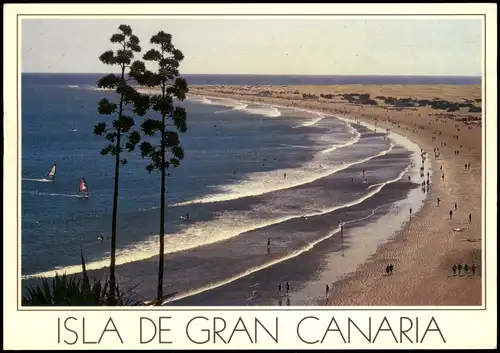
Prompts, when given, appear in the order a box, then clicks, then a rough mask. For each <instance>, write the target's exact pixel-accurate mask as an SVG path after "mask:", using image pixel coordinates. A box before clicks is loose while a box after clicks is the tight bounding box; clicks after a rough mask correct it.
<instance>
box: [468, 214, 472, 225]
mask: <svg viewBox="0 0 500 353" xmlns="http://www.w3.org/2000/svg"><path fill="white" fill-rule="evenodd" d="M469 223H472V213H469Z"/></svg>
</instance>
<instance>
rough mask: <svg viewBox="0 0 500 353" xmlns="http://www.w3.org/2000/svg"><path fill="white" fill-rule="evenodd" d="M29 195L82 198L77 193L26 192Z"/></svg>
mask: <svg viewBox="0 0 500 353" xmlns="http://www.w3.org/2000/svg"><path fill="white" fill-rule="evenodd" d="M28 193H29V194H30V195H38V196H60V197H81V198H83V197H84V196H83V195H78V194H59V193H51V192H35V191H30V192H28Z"/></svg>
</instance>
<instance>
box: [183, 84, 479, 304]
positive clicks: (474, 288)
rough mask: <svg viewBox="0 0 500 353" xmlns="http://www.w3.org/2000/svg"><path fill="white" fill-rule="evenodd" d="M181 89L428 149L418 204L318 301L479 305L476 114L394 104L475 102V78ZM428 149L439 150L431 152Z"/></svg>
mask: <svg viewBox="0 0 500 353" xmlns="http://www.w3.org/2000/svg"><path fill="white" fill-rule="evenodd" d="M190 94H191V95H200V96H207V97H225V98H234V99H238V100H243V101H248V102H256V103H258V102H262V103H266V104H275V105H282V106H289V107H297V108H305V109H310V110H314V111H318V112H324V113H327V114H335V115H341V116H345V117H351V118H357V119H359V120H361V121H365V122H367V123H370V124H372V125H376V126H377V127H380V128H381V129H384V130H385V129H391V131H393V132H396V133H399V134H401V135H404V136H406V137H408V138H409V139H410V140H412V141H413V142H415V143H417V144H418V145H420V146H421V148H422V149H424V151H425V152H427V155H428V158H429V159H430V160H431V162H432V169H433V171H434V173H433V175H432V178H431V188H430V192H429V195H428V198H427V201H426V202H425V204H424V206H423V207H422V209H421V210H420V211H419V212H418V213H416V214H414V215H413V217H412V219H411V221H410V222H408V223H407V225H406V226H405V227H404V228H403V229H402V230H401V231H399V232H397V234H394V236H393V238H392V240H391V241H389V242H388V243H385V244H383V245H381V246H380V247H379V248H378V250H377V251H376V253H375V254H373V256H371V258H370V259H369V260H368V261H367V262H365V263H364V264H362V265H361V266H358V268H357V269H356V271H354V272H353V273H350V274H348V275H347V276H345V277H344V278H342V279H341V280H339V281H337V282H335V283H334V284H333V286H332V289H331V291H330V293H329V295H328V298H327V299H326V300H325V299H323V300H320V301H319V303H318V304H328V305H337V306H340V305H359V306H364V305H367V306H389V305H394V306H413V305H430V306H438V305H439V306H443V305H467V306H469V305H481V303H482V291H481V277H482V268H481V264H482V254H481V243H482V240H481V207H482V203H481V190H482V179H481V170H482V167H481V162H482V158H481V148H482V145H481V138H482V134H481V124H482V123H483V122H482V120H481V112H477V111H474V110H472V109H469V108H468V107H463V106H461V107H460V109H458V110H456V111H452V112H447V111H446V109H438V108H434V107H429V106H428V105H427V106H415V105H418V104H411V102H410V104H406V106H404V104H403V105H401V104H400V105H398V106H396V105H395V103H394V101H397V100H398V99H399V100H400V101H401V99H402V98H408V97H411V98H413V99H419V100H427V101H439V100H442V101H446V102H452V103H464V102H465V103H469V104H470V105H471V106H472V105H473V106H474V107H480V106H481V87H480V86H479V85H463V86H462V85H433V86H430V85H421V86H419V85H408V86H406V85H343V86H191V87H190ZM353 96H354V99H353ZM373 101H375V102H376V103H373ZM403 103H405V102H403ZM396 104H397V103H396ZM451 110H453V109H451ZM434 149H439V151H440V155H439V156H438V157H437V158H435V154H434ZM456 151H458V152H456ZM466 163H471V167H470V170H469V169H465V166H464V165H465V164H466ZM441 167H442V169H441ZM443 174H444V180H443ZM438 198H439V199H440V205H439V207H438V205H437V199H438ZM455 203H456V205H457V208H456V210H455ZM450 210H452V211H453V215H452V217H450V215H449V212H450ZM469 214H471V222H469ZM456 229H460V231H456ZM389 263H391V264H393V266H394V272H393V274H392V275H390V276H388V275H386V273H385V268H386V266H387V264H389ZM459 263H461V264H465V263H467V264H468V265H469V267H471V265H472V264H474V265H475V268H476V271H475V274H474V275H472V274H471V272H470V270H469V273H468V274H467V275H464V273H463V272H462V274H461V275H458V274H457V275H453V271H452V267H453V265H454V264H457V265H458V264H459Z"/></svg>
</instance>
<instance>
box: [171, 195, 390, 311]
mask: <svg viewBox="0 0 500 353" xmlns="http://www.w3.org/2000/svg"><path fill="white" fill-rule="evenodd" d="M383 206H385V205H381V206H378V207H377V208H375V209H373V210H372V212H371V213H370V214H369V215H368V216H365V217H362V218H359V219H354V220H351V221H348V222H345V224H350V223H354V222H359V221H362V220H365V219H368V218H370V217H372V216H373V215H374V214H375V212H376V211H377V210H378V209H379V208H381V207H383ZM339 232H340V225H339V226H338V227H337V228H335V229H334V230H333V231H332V232H331V233H328V234H327V235H325V236H323V237H321V238H319V239H317V240H315V241H313V242H310V243H309V244H307V245H306V246H304V247H302V248H300V249H297V250H295V251H293V252H291V253H290V254H287V255H285V256H282V257H280V258H277V259H275V260H273V261H269V262H267V263H265V264H262V265H260V266H254V267H251V268H249V269H247V270H246V271H243V272H240V273H238V274H236V275H234V276H232V277H230V278H227V279H224V280H222V281H218V282H214V283H210V284H208V285H206V286H203V287H199V288H196V289H193V290H189V291H185V292H181V293H179V294H177V295H175V296H173V297H171V298H169V299H167V300H165V301H163V302H162V305H164V304H167V303H172V302H175V301H178V300H181V299H184V298H188V297H192V296H194V295H197V294H201V293H203V292H207V291H209V290H212V289H215V288H219V287H222V286H224V285H227V284H229V283H232V282H234V281H237V280H239V279H241V278H244V277H246V276H249V275H251V274H252V273H255V272H258V271H262V270H264V269H266V268H269V267H271V266H274V265H277V264H279V263H281V262H284V261H287V260H290V259H293V258H294V257H297V256H299V255H301V254H303V253H305V252H307V251H310V250H312V249H313V248H314V247H315V246H316V245H318V244H319V243H322V242H324V241H325V240H327V239H330V238H331V237H333V236H334V235H335V234H337V233H339ZM253 294H254V293H252V297H251V298H250V299H253V298H254V295H253Z"/></svg>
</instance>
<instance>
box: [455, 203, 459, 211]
mask: <svg viewBox="0 0 500 353" xmlns="http://www.w3.org/2000/svg"><path fill="white" fill-rule="evenodd" d="M457 207H458V205H457V202H456V201H455V211H456V210H457Z"/></svg>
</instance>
